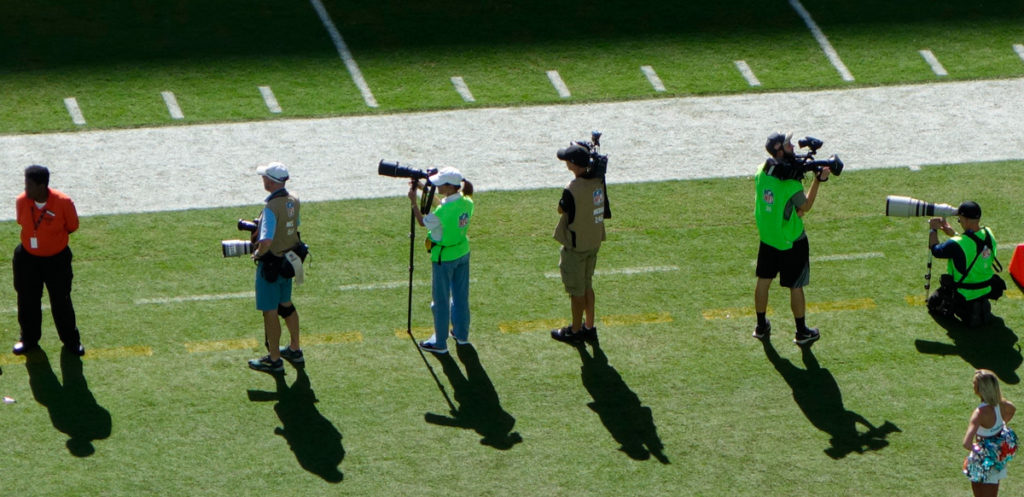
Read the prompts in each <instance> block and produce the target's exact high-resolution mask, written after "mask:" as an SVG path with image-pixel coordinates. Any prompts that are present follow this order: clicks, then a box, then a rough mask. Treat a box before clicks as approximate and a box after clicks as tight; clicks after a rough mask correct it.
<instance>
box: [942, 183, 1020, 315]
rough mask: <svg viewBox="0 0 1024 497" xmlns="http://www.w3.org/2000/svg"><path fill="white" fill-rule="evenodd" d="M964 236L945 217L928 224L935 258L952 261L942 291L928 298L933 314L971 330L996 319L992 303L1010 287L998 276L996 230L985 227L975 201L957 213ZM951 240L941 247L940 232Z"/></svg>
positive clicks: (968, 203) (960, 208) (962, 205)
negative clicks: (964, 325) (953, 317)
mask: <svg viewBox="0 0 1024 497" xmlns="http://www.w3.org/2000/svg"><path fill="white" fill-rule="evenodd" d="M956 214H957V215H956V218H957V222H959V223H960V226H961V227H962V228H963V230H964V232H963V233H962V234H957V232H956V230H954V229H953V228H952V226H950V225H949V222H947V221H946V219H945V218H942V217H933V218H931V219H929V220H928V226H929V227H930V228H931V229H930V230H929V232H928V248H929V249H930V250H931V252H932V255H933V256H935V257H937V258H940V259H948V263H947V273H948V274H944V275H942V277H941V278H940V287H939V289H938V290H936V291H935V292H934V293H933V294H932V295H930V296H929V297H928V309H929V311H932V312H935V313H938V314H940V315H945V316H948V317H951V316H957V317H959V318H960V319H961V320H962V321H963V322H964V323H966V324H967V325H968V326H971V327H977V326H981V325H983V324H985V323H987V322H989V321H990V320H991V318H992V312H991V310H992V306H991V303H990V302H989V299H997V298H999V297H1000V296H1001V295H1002V290H1004V289H1005V287H1006V285H1005V284H1003V281H1002V279H1001V278H999V277H998V276H996V274H995V267H996V266H997V265H998V264H999V263H998V261H997V260H996V239H995V237H994V236H993V235H992V230H991V229H990V228H988V227H982V226H981V206H979V205H978V203H977V202H974V201H966V202H964V203H962V204H960V207H958V208H957V211H956ZM940 230H941V231H942V232H943V233H945V234H946V236H949V237H950V238H949V240H946V241H945V242H943V243H941V244H940V243H939V235H938V231H940Z"/></svg>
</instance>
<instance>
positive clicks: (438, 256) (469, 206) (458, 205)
mask: <svg viewBox="0 0 1024 497" xmlns="http://www.w3.org/2000/svg"><path fill="white" fill-rule="evenodd" d="M434 215H435V216H437V218H438V219H439V220H440V221H441V228H442V229H441V240H435V239H434V237H433V236H430V235H431V233H430V232H428V233H427V235H428V236H430V239H431V240H433V241H434V246H433V247H432V248H431V249H430V261H431V262H447V261H454V260H455V259H458V258H459V257H462V256H464V255H466V254H468V253H469V237H468V236H466V232H467V231H468V230H469V219H470V218H471V217H473V199H471V198H469V197H467V196H465V195H460V196H459V198H458V199H454V200H451V201H448V202H444V203H442V204H441V206H440V207H438V208H437V210H435V211H434Z"/></svg>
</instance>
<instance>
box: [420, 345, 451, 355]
mask: <svg viewBox="0 0 1024 497" xmlns="http://www.w3.org/2000/svg"><path fill="white" fill-rule="evenodd" d="M418 345H419V346H420V350H426V351H427V352H433V353H435V354H447V353H448V349H447V348H442V347H441V346H439V345H437V344H436V343H430V342H420V343H419V344H418Z"/></svg>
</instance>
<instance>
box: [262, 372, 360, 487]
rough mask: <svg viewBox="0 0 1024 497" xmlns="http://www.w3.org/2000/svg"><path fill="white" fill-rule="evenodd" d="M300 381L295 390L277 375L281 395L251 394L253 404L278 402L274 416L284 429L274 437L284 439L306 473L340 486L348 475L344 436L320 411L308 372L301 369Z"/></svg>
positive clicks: (272, 393)
mask: <svg viewBox="0 0 1024 497" xmlns="http://www.w3.org/2000/svg"><path fill="white" fill-rule="evenodd" d="M297 372H298V378H297V379H296V380H295V383H292V385H291V387H289V386H288V383H287V382H286V381H285V377H284V375H283V374H277V375H274V381H275V382H276V383H277V392H264V391H262V390H249V400H251V401H253V402H264V401H273V400H276V401H277V404H275V405H274V412H276V413H277V417H278V419H280V420H281V425H282V426H279V427H277V428H274V434H275V435H280V436H282V437H284V439H285V441H287V442H288V447H290V448H291V449H292V452H294V453H295V459H297V460H298V461H299V465H300V466H302V468H303V469H305V470H306V471H309V472H310V473H313V474H315V475H317V476H319V477H321V478H323V479H324V480H326V481H328V482H331V483H339V482H341V481H342V480H343V479H344V478H345V475H344V474H343V473H342V472H341V471H339V470H338V465H340V464H341V461H342V460H343V459H345V448H344V447H343V446H342V444H341V433H340V432H339V431H338V429H337V428H335V427H334V424H333V423H331V422H330V421H329V420H328V419H327V418H325V417H324V416H323V415H322V414H320V411H318V410H317V408H316V403H317V402H319V401H318V400H317V398H316V394H315V393H313V389H312V388H311V387H310V384H309V376H307V375H306V370H305V368H301V367H300V368H298V369H297Z"/></svg>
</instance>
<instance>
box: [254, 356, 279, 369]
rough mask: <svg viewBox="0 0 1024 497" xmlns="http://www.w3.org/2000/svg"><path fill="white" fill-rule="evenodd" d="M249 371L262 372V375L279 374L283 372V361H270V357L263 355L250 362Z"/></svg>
mask: <svg viewBox="0 0 1024 497" xmlns="http://www.w3.org/2000/svg"><path fill="white" fill-rule="evenodd" d="M249 369H254V370H256V371H263V372H264V373H281V372H284V361H282V360H281V359H278V360H276V361H271V360H270V355H265V356H263V357H260V358H259V359H252V360H250V361H249Z"/></svg>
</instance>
